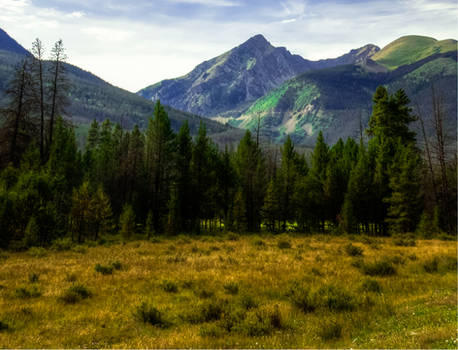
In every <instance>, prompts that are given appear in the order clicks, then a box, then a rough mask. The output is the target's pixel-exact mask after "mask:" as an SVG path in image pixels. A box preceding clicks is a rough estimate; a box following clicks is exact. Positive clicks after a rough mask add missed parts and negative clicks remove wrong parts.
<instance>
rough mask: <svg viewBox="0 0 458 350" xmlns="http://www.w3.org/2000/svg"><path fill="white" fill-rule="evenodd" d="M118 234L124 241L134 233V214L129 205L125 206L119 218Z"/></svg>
mask: <svg viewBox="0 0 458 350" xmlns="http://www.w3.org/2000/svg"><path fill="white" fill-rule="evenodd" d="M119 232H120V233H121V236H122V237H123V238H124V239H129V238H131V237H132V235H133V234H134V233H135V213H134V211H133V209H132V206H131V205H130V204H125V205H124V207H123V209H122V213H121V215H120V217H119Z"/></svg>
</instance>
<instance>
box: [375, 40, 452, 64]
mask: <svg viewBox="0 0 458 350" xmlns="http://www.w3.org/2000/svg"><path fill="white" fill-rule="evenodd" d="M456 49H457V41H456V40H453V39H447V40H442V41H437V40H436V39H433V38H429V37H425V36H417V35H409V36H403V37H401V38H399V39H397V40H395V41H393V42H392V43H390V44H388V45H387V46H385V47H384V48H383V49H382V50H380V51H378V52H377V53H375V54H374V55H373V56H372V57H371V59H372V60H374V61H376V62H377V63H379V64H381V65H383V66H385V67H387V68H388V69H396V68H398V67H400V66H403V65H406V64H411V63H413V62H416V61H419V60H421V59H423V58H426V57H428V56H431V55H433V54H435V53H445V52H449V51H456Z"/></svg>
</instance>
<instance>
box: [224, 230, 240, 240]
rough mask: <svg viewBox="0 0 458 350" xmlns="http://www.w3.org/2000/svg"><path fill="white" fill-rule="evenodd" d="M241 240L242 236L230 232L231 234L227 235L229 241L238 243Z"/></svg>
mask: <svg viewBox="0 0 458 350" xmlns="http://www.w3.org/2000/svg"><path fill="white" fill-rule="evenodd" d="M239 238H240V235H238V234H236V233H233V232H229V233H228V234H227V239H228V240H229V241H238V240H239Z"/></svg>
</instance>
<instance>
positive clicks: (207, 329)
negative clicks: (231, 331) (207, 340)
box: [199, 323, 224, 338]
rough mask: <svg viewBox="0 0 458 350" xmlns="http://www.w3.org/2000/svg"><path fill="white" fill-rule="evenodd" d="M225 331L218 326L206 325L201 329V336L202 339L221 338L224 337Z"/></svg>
mask: <svg viewBox="0 0 458 350" xmlns="http://www.w3.org/2000/svg"><path fill="white" fill-rule="evenodd" d="M223 332H224V329H223V328H222V327H221V326H220V325H218V324H214V323H211V324H206V325H203V326H202V327H200V329H199V335H200V336H201V337H215V338H216V337H221V336H222V335H223Z"/></svg>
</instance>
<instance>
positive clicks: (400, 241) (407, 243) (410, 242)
mask: <svg viewBox="0 0 458 350" xmlns="http://www.w3.org/2000/svg"><path fill="white" fill-rule="evenodd" d="M393 244H394V245H396V246H399V247H414V246H415V245H416V244H417V243H416V242H415V239H413V238H406V237H396V238H394V239H393Z"/></svg>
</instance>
